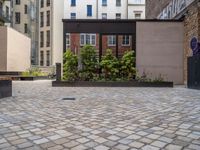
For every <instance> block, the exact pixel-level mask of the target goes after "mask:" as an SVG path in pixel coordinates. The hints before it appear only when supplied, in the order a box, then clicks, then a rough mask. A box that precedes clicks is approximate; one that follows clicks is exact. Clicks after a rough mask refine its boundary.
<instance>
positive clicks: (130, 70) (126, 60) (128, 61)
mask: <svg viewBox="0 0 200 150" xmlns="http://www.w3.org/2000/svg"><path fill="white" fill-rule="evenodd" d="M121 75H122V77H123V78H126V79H128V80H130V79H133V77H134V75H136V69H135V53H134V51H126V52H125V53H124V55H123V57H122V59H121Z"/></svg>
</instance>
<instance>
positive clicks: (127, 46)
mask: <svg viewBox="0 0 200 150" xmlns="http://www.w3.org/2000/svg"><path fill="white" fill-rule="evenodd" d="M64 6H65V8H64V18H65V19H144V18H145V0H85V1H84V3H81V2H80V1H79V0H67V1H65V4H64ZM102 41H103V45H102V47H103V54H104V53H105V51H106V49H112V50H113V53H114V54H115V52H116V44H118V47H119V57H120V56H122V55H123V53H124V51H126V50H131V47H132V39H131V36H129V35H119V36H118V39H117V38H116V35H108V36H106V35H104V36H103V38H102ZM117 41H118V42H117ZM86 44H90V45H92V46H94V47H96V49H97V53H98V50H99V35H98V34H96V33H90V34H88V33H87V34H85V33H81V34H67V35H66V47H67V48H68V49H71V50H72V51H74V52H75V53H77V54H79V53H80V49H81V47H83V46H84V45H86Z"/></svg>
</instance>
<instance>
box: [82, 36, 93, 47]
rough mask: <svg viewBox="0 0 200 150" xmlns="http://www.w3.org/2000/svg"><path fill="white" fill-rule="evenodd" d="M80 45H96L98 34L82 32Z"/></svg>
mask: <svg viewBox="0 0 200 150" xmlns="http://www.w3.org/2000/svg"><path fill="white" fill-rule="evenodd" d="M80 38H81V39H80V45H81V46H84V45H87V44H89V45H92V46H95V45H96V34H80Z"/></svg>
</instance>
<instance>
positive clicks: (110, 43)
mask: <svg viewBox="0 0 200 150" xmlns="http://www.w3.org/2000/svg"><path fill="white" fill-rule="evenodd" d="M107 38H108V40H107V43H108V46H116V36H115V35H109V36H107Z"/></svg>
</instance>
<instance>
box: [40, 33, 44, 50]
mask: <svg viewBox="0 0 200 150" xmlns="http://www.w3.org/2000/svg"><path fill="white" fill-rule="evenodd" d="M40 47H44V32H43V31H41V32H40Z"/></svg>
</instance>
